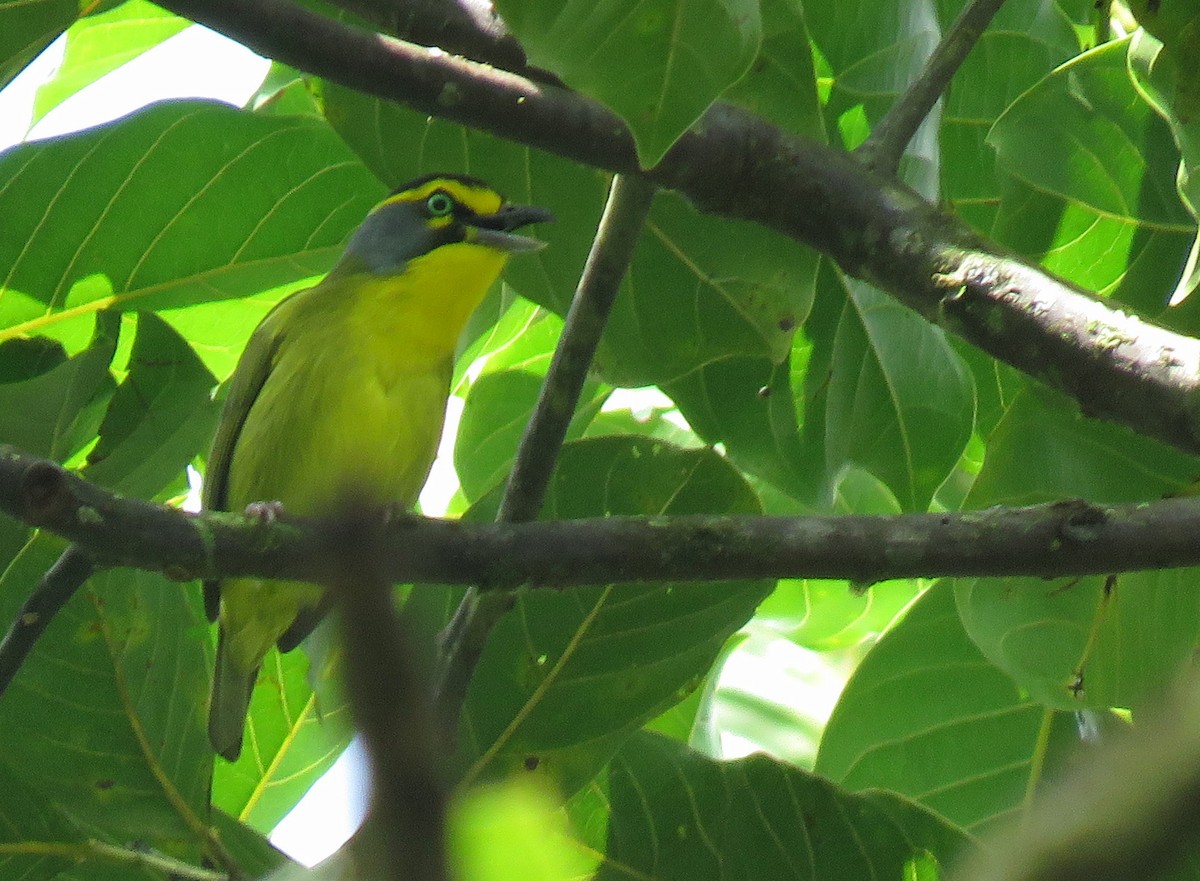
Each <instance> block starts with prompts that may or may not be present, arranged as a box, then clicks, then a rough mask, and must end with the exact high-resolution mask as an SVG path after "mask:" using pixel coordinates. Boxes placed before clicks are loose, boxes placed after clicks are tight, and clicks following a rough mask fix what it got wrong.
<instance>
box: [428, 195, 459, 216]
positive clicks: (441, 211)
mask: <svg viewBox="0 0 1200 881" xmlns="http://www.w3.org/2000/svg"><path fill="white" fill-rule="evenodd" d="M425 207H426V208H427V209H429V214H430V216H431V217H445V216H447V215H449V214H452V213H454V200H453V199H451V198H450V197H449V196H448V195H447V194H446V193H443V192H442V191H441V190H438V191H437V192H436V193H434V194H433V195H432V196H430V197H429V198H428V199H426V200H425Z"/></svg>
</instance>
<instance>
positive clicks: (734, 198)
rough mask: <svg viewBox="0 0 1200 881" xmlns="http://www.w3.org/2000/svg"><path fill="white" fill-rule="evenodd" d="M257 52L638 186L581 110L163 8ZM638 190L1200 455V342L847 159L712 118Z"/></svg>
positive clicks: (718, 111) (318, 25) (307, 36)
mask: <svg viewBox="0 0 1200 881" xmlns="http://www.w3.org/2000/svg"><path fill="white" fill-rule="evenodd" d="M163 5H164V6H166V7H167V8H169V9H172V10H173V11H175V12H177V13H179V14H180V15H185V16H187V17H189V18H192V19H194V20H196V21H199V22H201V23H203V24H206V25H208V26H209V27H212V28H214V29H216V30H218V31H221V32H222V33H225V34H227V35H229V36H231V37H233V38H234V39H236V40H239V41H241V42H243V43H245V44H246V45H248V46H250V47H251V48H252V49H255V50H256V51H258V52H261V53H263V54H266V55H270V56H272V57H274V58H278V59H279V60H281V61H285V62H287V63H289V64H293V65H295V66H297V67H300V68H302V69H304V70H307V71H310V72H312V73H314V74H317V75H319V76H323V77H326V78H328V79H330V80H332V81H334V82H338V83H341V84H343V85H345V86H349V87H350V88H354V89H358V90H361V91H363V92H365V93H367V94H370V95H375V96H377V97H380V98H384V99H388V100H395V101H399V102H401V103H403V104H405V105H407V106H409V107H412V108H413V109H415V110H418V111H420V112H423V113H429V114H432V115H435V116H438V117H440V118H443V119H448V120H451V121H454V122H459V123H462V124H464V125H469V126H472V127H474V128H479V129H483V130H485V131H489V132H491V133H493V134H496V135H498V136H500V137H504V138H508V139H510V140H513V141H516V142H517V143H521V144H525V145H527V146H530V147H536V148H538V149H543V150H548V151H550V152H553V153H557V154H559V155H562V156H565V157H567V158H570V159H573V160H575V161H578V162H581V163H584V164H586V165H591V166H595V167H597V168H605V169H608V170H610V171H615V172H619V173H625V174H636V173H639V169H638V166H637V157H636V154H635V151H634V147H633V139H632V137H631V135H630V133H629V130H628V129H627V128H626V126H625V124H624V123H623V122H622V121H621V120H620V119H619V118H618V117H617V116H615V115H614V114H612V113H611V112H609V111H608V110H607V109H605V108H604V107H602V106H601V105H599V104H598V103H596V102H595V101H592V100H590V99H588V98H585V97H583V96H580V95H577V94H574V93H572V92H569V91H567V90H565V89H561V88H557V87H554V86H549V85H539V84H537V83H535V82H533V81H532V80H529V79H526V78H523V77H520V76H516V75H514V74H511V73H505V72H503V71H498V70H495V69H493V68H490V67H486V66H484V65H479V64H474V63H472V62H469V61H465V60H463V59H461V58H456V57H452V56H447V55H445V54H444V53H438V52H433V51H430V50H427V49H423V48H420V47H417V46H413V45H411V44H408V43H404V42H402V41H400V40H395V39H392V38H389V37H383V36H380V35H378V34H371V33H369V32H367V31H363V30H360V29H357V28H351V27H348V26H345V25H340V24H338V23H336V22H333V21H331V20H329V19H327V18H324V17H323V16H320V15H316V14H315V13H312V12H309V11H307V10H305V9H303V8H301V7H299V6H297V5H295V4H294V3H291V2H288V0H165V2H164V3H163ZM648 176H649V177H650V178H651V179H652V180H654V181H655V182H656V183H657V184H659V185H660V186H663V187H667V188H670V189H675V190H679V191H680V192H682V193H684V194H685V195H687V196H688V197H689V198H690V199H691V200H692V201H693V202H694V203H695V204H696V205H698V206H699V207H700V208H702V209H703V210H706V211H710V212H713V213H716V214H721V215H724V216H727V217H737V218H742V219H746V220H752V221H755V222H758V223H760V224H762V225H764V226H767V227H770V228H771V229H774V230H777V231H779V232H781V233H783V234H785V235H788V236H791V237H792V238H795V239H797V240H798V241H801V242H805V243H807V244H809V245H812V246H813V247H814V248H816V249H817V250H819V251H822V252H824V253H826V254H828V255H830V256H831V257H833V258H834V259H835V260H836V261H837V262H838V264H839V265H840V266H841V267H842V269H843V270H845V271H846V272H848V273H849V274H851V275H854V276H857V277H860V278H864V279H866V280H868V281H870V282H871V283H873V284H875V285H876V286H878V287H879V288H881V289H883V290H885V291H888V292H890V293H891V294H892V295H893V296H895V297H896V298H897V299H898V300H900V301H901V302H903V303H905V304H906V305H908V306H910V307H911V308H913V309H915V310H916V311H917V312H919V313H920V314H921V315H923V316H924V317H926V318H927V319H929V320H930V321H933V322H936V323H938V324H940V325H942V326H944V327H946V328H947V329H949V330H951V331H953V332H954V333H957V334H958V335H960V336H961V337H963V339H965V340H967V341H968V342H970V343H972V344H974V345H976V346H978V347H979V348H982V349H983V350H985V351H987V352H988V353H989V354H991V355H994V356H995V357H997V358H999V359H1000V360H1002V361H1005V362H1007V363H1009V364H1011V365H1012V366H1014V367H1016V368H1017V369H1019V370H1022V371H1024V372H1026V373H1028V374H1029V375H1031V376H1034V377H1036V378H1038V379H1040V380H1042V381H1043V382H1045V383H1046V384H1047V385H1049V386H1051V387H1052V388H1056V389H1059V390H1061V391H1064V392H1066V393H1067V394H1069V395H1071V396H1073V397H1074V398H1076V399H1077V400H1078V401H1079V402H1080V404H1081V405H1082V408H1083V411H1084V412H1085V413H1087V414H1088V415H1091V416H1096V417H1101V418H1105V419H1111V420H1113V421H1116V422H1120V423H1123V424H1125V425H1127V426H1129V427H1130V428H1132V429H1134V430H1135V431H1137V432H1139V433H1141V434H1145V435H1148V436H1151V437H1156V438H1158V439H1160V440H1163V441H1165V442H1167V443H1169V444H1173V445H1174V446H1176V447H1179V448H1181V449H1184V450H1187V451H1189V452H1194V453H1200V415H1198V414H1200V342H1198V341H1197V340H1194V339H1191V338H1189V337H1186V336H1182V335H1180V334H1176V333H1173V332H1171V331H1168V330H1166V329H1164V328H1161V327H1158V326H1156V325H1153V324H1150V323H1148V322H1145V321H1141V320H1139V319H1137V318H1135V317H1132V316H1130V315H1128V314H1127V313H1126V312H1124V311H1122V310H1120V309H1117V308H1113V307H1111V306H1109V305H1107V304H1105V303H1102V302H1100V301H1099V300H1097V299H1096V298H1095V297H1094V296H1092V295H1090V294H1088V293H1086V292H1084V291H1083V290H1081V289H1079V288H1077V287H1074V286H1072V285H1070V284H1067V283H1066V282H1064V281H1062V280H1061V279H1058V278H1056V277H1055V276H1053V275H1051V274H1050V273H1048V272H1045V271H1044V270H1041V269H1038V268H1036V267H1033V266H1028V265H1026V264H1024V263H1022V262H1020V261H1019V260H1017V259H1015V258H1014V257H1013V256H1012V255H1010V254H1008V253H1007V252H1005V251H1004V250H1003V249H1001V248H999V246H997V245H995V244H992V243H989V242H987V241H986V240H985V239H983V238H982V237H980V236H979V235H977V234H976V233H974V232H973V231H972V230H971V229H970V228H969V227H968V226H967V225H966V224H964V223H963V222H961V221H960V220H958V219H957V218H953V217H950V216H948V215H946V214H944V213H942V212H941V211H940V210H939V209H937V208H936V207H935V206H933V205H930V204H929V203H927V202H925V201H924V200H922V199H921V198H920V197H919V196H918V195H917V194H916V193H914V192H912V191H911V190H909V189H907V188H906V187H904V186H902V185H900V184H898V183H896V182H895V181H894V180H890V179H888V178H886V177H884V176H882V175H877V174H875V173H873V172H871V171H870V170H868V169H867V168H865V167H864V165H863V164H862V163H861V162H859V161H857V160H856V159H855V158H854V157H852V156H849V155H847V154H846V153H844V152H841V151H838V150H834V149H831V148H829V147H827V146H825V145H822V144H818V143H815V142H813V141H808V140H805V139H801V138H795V137H792V136H790V135H787V134H784V133H783V132H781V131H780V130H779V129H778V128H776V127H775V126H772V125H770V124H769V123H767V122H766V121H765V120H763V119H761V118H759V117H756V116H754V115H753V114H751V113H749V112H747V111H744V110H741V109H739V108H736V107H733V106H730V105H728V104H720V103H718V104H715V105H713V106H712V107H711V108H709V110H708V111H707V112H706V113H705V114H704V116H702V117H701V119H700V120H699V121H698V122H697V123H696V124H695V125H694V126H693V127H692V128H691V129H690V130H689V131H688V132H686V133H685V134H684V135H683V137H681V138H680V140H679V141H678V142H677V143H676V144H675V146H673V147H672V148H671V150H670V151H669V152H668V153H667V155H666V156H665V157H664V158H663V161H662V162H661V163H660V164H659V165H658V166H656V167H655V168H654V169H653V170H652V171H650V172H648Z"/></svg>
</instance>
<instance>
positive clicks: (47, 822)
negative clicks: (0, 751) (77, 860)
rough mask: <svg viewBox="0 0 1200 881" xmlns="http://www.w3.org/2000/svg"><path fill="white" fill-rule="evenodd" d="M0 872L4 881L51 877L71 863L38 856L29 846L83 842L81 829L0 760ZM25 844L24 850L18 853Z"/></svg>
mask: <svg viewBox="0 0 1200 881" xmlns="http://www.w3.org/2000/svg"><path fill="white" fill-rule="evenodd" d="M0 792H3V793H4V795H5V797H4V798H3V799H2V800H0V846H4V847H9V848H12V850H11V851H7V852H6V851H4V850H0V873H2V874H3V876H4V877H6V878H20V879H22V881H26V879H28V881H42V879H46V881H49V879H51V878H54V877H55V876H57V875H58V874H59V873H60V872H62V871H63V870H65V869H67V868H69V867H70V866H71V865H72V863H73V862H74V861H73V860H72V859H71V858H70V857H68V856H66V855H59V854H46V853H38V852H37V851H36V850H34V848H32V847H29V845H31V844H33V843H46V842H58V843H69V844H77V843H81V842H82V841H83V839H84V834H83V830H81V829H80V828H79V827H78V826H77V825H76V824H75V823H73V822H72V821H71V819H70V818H69V817H68V816H66V814H64V813H63V812H62V811H61V810H60V809H59V808H58V807H56V806H55V805H54V804H53V803H51V802H50V800H49V799H47V798H46V796H45V794H44V793H43V792H41V791H40V790H39V789H38V788H37V787H36V786H32V785H30V783H29V782H28V781H27V780H26V779H25V778H24V777H22V776H21V775H20V774H19V773H17V772H16V771H14V770H13V769H12V768H10V767H8V765H7V763H5V762H2V761H0ZM22 845H25V846H26V847H27V848H28V850H27V852H26V853H22V852H21V850H20V848H21V846H22Z"/></svg>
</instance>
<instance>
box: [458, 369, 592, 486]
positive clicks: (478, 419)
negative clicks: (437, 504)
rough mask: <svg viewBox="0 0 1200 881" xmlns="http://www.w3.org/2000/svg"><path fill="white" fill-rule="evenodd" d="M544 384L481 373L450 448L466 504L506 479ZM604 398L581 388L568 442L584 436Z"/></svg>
mask: <svg viewBox="0 0 1200 881" xmlns="http://www.w3.org/2000/svg"><path fill="white" fill-rule="evenodd" d="M544 379H545V377H544V375H538V374H537V373H533V372H526V371H524V370H503V371H499V372H489V373H485V374H483V375H482V376H481V377H479V379H477V380H476V381H475V382H474V383H473V384H472V386H471V391H470V394H468V395H467V401H466V405H465V406H464V408H463V414H462V421H461V422H460V423H459V428H458V437H457V439H456V441H455V444H454V470H455V471H456V472H458V479H459V480H460V481H461V482H462V491H463V495H465V496H466V497H467V498H468V499H471V500H475V499H478V498H480V497H482V496H483V495H484V494H485V493H487V492H488V491H489V490H491V489H493V488H494V487H496V486H497V485H498V484H500V483H501V482H503V481H504V480H505V479H506V478H507V476H508V473H509V471H511V470H512V463H513V459H514V457H515V456H516V452H517V445H518V444H519V443H520V442H521V436H522V435H523V434H524V433H525V427H526V426H527V425H528V424H529V418H530V416H531V415H532V413H533V410H534V407H535V406H536V404H537V400H538V395H539V394H540V393H541V389H542V383H543V382H544ZM607 397H608V391H607V390H606V389H605V388H603V387H602V386H601V384H600V383H598V382H595V381H591V382H587V383H585V384H584V387H583V392H582V394H581V396H580V403H579V406H578V407H577V408H576V410H575V415H574V417H573V418H572V419H571V423H570V425H568V426H567V434H566V438H567V440H572V439H574V438H577V437H579V436H580V435H582V434H583V431H584V429H585V428H586V427H587V426H588V424H589V423H590V422H591V420H592V417H593V416H594V415H595V414H596V413H597V412H598V411H599V409H600V406H601V405H602V404H603V403H604V400H605V398H607Z"/></svg>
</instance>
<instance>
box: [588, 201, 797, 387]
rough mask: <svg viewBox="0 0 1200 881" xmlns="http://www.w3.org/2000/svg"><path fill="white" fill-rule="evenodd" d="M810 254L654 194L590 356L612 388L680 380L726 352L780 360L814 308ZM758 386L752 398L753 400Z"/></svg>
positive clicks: (791, 243)
mask: <svg viewBox="0 0 1200 881" xmlns="http://www.w3.org/2000/svg"><path fill="white" fill-rule="evenodd" d="M818 264H819V258H818V256H817V255H816V253H815V252H813V251H811V250H809V249H806V248H804V247H802V246H800V245H797V244H796V243H795V242H794V241H792V240H790V239H787V238H785V237H783V236H781V235H778V234H777V233H773V232H770V231H768V230H765V229H763V228H761V227H758V226H755V225H753V224H750V223H742V222H738V221H730V220H719V219H717V218H713V217H709V216H706V215H703V214H701V213H700V212H698V211H696V210H695V209H694V208H692V207H691V206H690V205H688V204H687V203H686V202H685V201H683V200H682V199H681V198H679V197H677V196H674V195H672V194H669V193H664V194H661V195H659V197H658V198H657V199H655V202H654V206H653V207H652V208H651V211H650V217H649V219H648V221H647V225H646V231H645V233H644V234H643V236H642V239H641V241H640V243H639V245H638V248H637V251H636V252H635V254H634V258H633V262H632V264H631V265H630V268H629V273H628V274H627V276H626V278H625V282H624V283H623V285H622V288H621V293H620V295H619V296H618V297H617V300H616V303H615V304H614V305H613V311H612V316H611V318H610V319H609V324H608V327H607V329H606V331H605V335H604V338H603V340H602V341H601V346H600V350H599V351H598V352H597V355H596V368H597V369H598V370H599V371H600V372H601V374H602V375H603V376H604V378H605V379H606V380H608V381H609V382H611V383H612V384H613V385H618V386H628V387H637V386H641V385H648V384H651V383H659V384H661V383H665V382H670V381H672V380H674V379H678V378H679V377H682V376H684V375H686V374H688V373H690V372H691V371H692V370H694V369H696V368H697V367H700V366H703V365H706V364H709V363H711V362H713V361H717V360H720V359H722V358H726V357H729V356H730V355H753V356H758V357H766V358H770V359H771V360H772V361H773V362H775V363H781V362H783V360H784V359H785V358H786V357H787V353H788V351H789V349H790V347H791V340H792V334H793V331H794V330H795V328H796V327H797V326H799V325H800V324H802V323H803V322H804V320H805V319H806V318H807V317H808V313H809V310H810V309H811V308H812V302H813V296H814V286H815V278H816V270H817V266H818ZM757 390H758V386H755V388H754V389H753V390H751V393H756V392H757Z"/></svg>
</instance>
